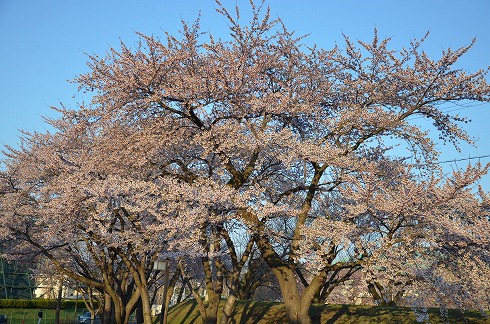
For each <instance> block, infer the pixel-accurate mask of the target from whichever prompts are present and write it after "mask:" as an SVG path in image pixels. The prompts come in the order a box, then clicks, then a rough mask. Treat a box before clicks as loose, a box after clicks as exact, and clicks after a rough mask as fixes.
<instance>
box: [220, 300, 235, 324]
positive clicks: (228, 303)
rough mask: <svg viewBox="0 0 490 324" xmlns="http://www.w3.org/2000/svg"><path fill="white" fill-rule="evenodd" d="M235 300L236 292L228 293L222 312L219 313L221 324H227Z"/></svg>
mask: <svg viewBox="0 0 490 324" xmlns="http://www.w3.org/2000/svg"><path fill="white" fill-rule="evenodd" d="M236 300H237V296H236V294H235V293H230V295H229V296H228V298H227V299H226V303H225V306H224V307H223V312H222V313H221V320H220V323H221V324H228V322H229V321H230V319H231V315H232V313H233V309H234V308H235V303H236Z"/></svg>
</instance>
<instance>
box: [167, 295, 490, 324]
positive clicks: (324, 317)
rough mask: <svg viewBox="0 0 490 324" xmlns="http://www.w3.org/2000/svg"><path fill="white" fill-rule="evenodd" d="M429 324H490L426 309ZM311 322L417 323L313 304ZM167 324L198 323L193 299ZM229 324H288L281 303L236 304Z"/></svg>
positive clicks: (399, 311) (411, 316)
mask: <svg viewBox="0 0 490 324" xmlns="http://www.w3.org/2000/svg"><path fill="white" fill-rule="evenodd" d="M428 313H429V321H430V323H458V324H459V323H490V319H488V318H485V317H484V316H483V315H482V314H481V313H479V312H477V311H466V312H464V311H457V310H450V311H449V317H448V318H447V319H446V320H444V319H443V318H441V315H440V311H439V309H429V310H428ZM310 316H311V318H312V319H313V320H312V322H313V323H314V324H315V323H318V324H320V323H321V324H325V323H327V324H328V323H330V324H331V323H338V324H344V323H347V324H348V323H352V324H362V323H380V324H383V323H385V324H391V323H400V324H404V323H407V324H408V323H417V320H416V315H415V313H414V312H413V311H412V310H411V309H410V308H403V307H379V306H353V305H315V306H313V307H312V308H311V310H310ZM169 323H179V324H180V323H182V324H183V323H188V324H191V323H195V324H200V323H201V320H200V318H199V311H198V309H197V303H196V302H195V300H188V301H185V302H183V303H181V304H179V305H176V306H175V307H172V308H171V309H170V311H169ZM232 323H236V324H252V323H258V324H283V323H287V318H286V312H285V311H284V307H283V305H282V304H281V303H275V302H256V301H239V302H237V306H236V311H235V316H234V317H233V321H232Z"/></svg>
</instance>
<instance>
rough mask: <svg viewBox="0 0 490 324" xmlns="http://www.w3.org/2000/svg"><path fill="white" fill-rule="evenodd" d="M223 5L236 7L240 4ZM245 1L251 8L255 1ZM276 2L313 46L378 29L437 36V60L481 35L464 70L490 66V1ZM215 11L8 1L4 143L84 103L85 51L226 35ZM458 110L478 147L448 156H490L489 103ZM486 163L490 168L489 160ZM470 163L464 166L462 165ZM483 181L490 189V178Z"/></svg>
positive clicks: (120, 1)
mask: <svg viewBox="0 0 490 324" xmlns="http://www.w3.org/2000/svg"><path fill="white" fill-rule="evenodd" d="M222 3H223V4H225V5H226V6H227V7H229V8H230V9H233V8H234V5H235V0H222ZM238 3H239V4H240V5H241V6H242V7H243V8H247V5H248V0H238ZM267 3H268V4H269V5H270V7H271V12H272V15H273V17H277V16H279V17H281V18H282V19H283V21H284V22H285V23H286V25H287V26H288V28H289V29H290V30H295V31H296V33H297V34H298V35H300V34H311V36H309V38H308V39H307V42H309V43H316V44H318V45H319V46H320V47H324V48H331V47H332V46H333V45H334V44H335V43H338V44H342V33H345V34H347V35H349V36H350V37H351V38H352V39H362V40H366V41H368V40H370V39H371V38H372V35H373V29H374V28H375V27H376V28H378V31H379V35H380V36H381V37H385V36H388V37H393V42H392V45H393V46H394V47H395V48H400V47H401V46H403V45H406V44H408V42H409V41H410V39H413V38H421V37H422V36H423V35H424V34H425V33H426V32H427V31H429V32H430V37H429V39H428V40H427V41H426V43H425V45H424V49H425V50H426V51H427V52H428V53H429V54H430V55H432V56H433V57H438V55H439V53H440V52H441V50H442V49H444V48H447V47H453V48H456V47H459V46H463V45H465V44H468V43H470V42H471V40H472V38H473V37H476V38H477V42H476V44H475V46H474V47H473V49H472V50H471V51H470V52H469V53H468V54H467V55H466V56H465V57H463V59H462V60H461V62H460V64H459V66H460V67H464V68H466V69H469V70H470V71H474V70H476V69H478V68H482V67H486V66H489V65H490V19H489V16H490V0H466V1H462V0H398V1H397V0H371V1H369V0H323V1H322V0H301V1H299V0H270V1H268V2H267ZM214 8H215V3H214V0H178V1H176V0H140V1H136V0H131V1H130V0H117V1H116V0H83V1H82V0H78V1H75V0H72V1H70V0H44V1H41V0H0V146H2V147H3V145H5V144H7V145H13V146H15V145H16V144H17V143H18V141H19V138H18V136H19V132H18V129H25V130H28V131H31V130H38V131H43V130H44V129H45V128H46V125H45V123H44V121H43V119H42V116H53V115H54V114H53V112H52V111H51V110H50V108H49V107H50V106H53V105H54V106H57V105H59V103H60V102H63V103H64V104H66V105H68V106H70V107H75V103H76V102H77V101H82V100H83V99H84V98H83V96H82V95H81V94H77V91H76V86H75V85H73V84H70V83H68V82H67V80H70V79H73V78H74V77H75V76H76V75H77V74H79V73H83V72H86V71H87V67H86V65H85V62H86V61H87V57H86V55H85V54H84V53H85V52H86V53H90V54H100V55H103V54H104V53H105V52H106V51H107V50H108V49H109V48H110V47H115V48H118V47H119V39H122V40H123V41H124V42H125V43H127V44H133V42H134V41H135V40H136V39H137V37H136V36H135V32H136V31H137V32H143V33H145V34H154V35H164V31H168V32H170V33H171V34H175V33H176V32H177V31H178V30H179V28H180V26H181V25H180V20H181V19H183V20H185V21H193V20H194V19H195V18H196V17H197V15H198V13H199V12H201V16H202V18H201V21H202V24H201V25H202V27H203V29H204V30H209V31H211V32H212V33H213V34H214V35H216V36H219V35H224V33H225V32H226V26H227V21H226V20H225V19H224V18H222V17H221V16H219V14H217V13H216V12H215V9H214ZM245 10H246V9H245ZM489 78H490V77H489ZM73 95H75V97H73ZM449 109H459V108H458V107H452V108H451V107H450V108H449ZM458 112H459V113H460V114H461V115H466V116H469V117H470V118H471V119H472V123H471V124H469V125H468V126H467V127H468V130H469V131H470V133H471V134H472V135H473V136H475V137H476V138H479V141H478V147H477V148H472V147H467V146H464V147H463V152H462V153H457V152H456V151H454V150H453V149H451V148H450V147H445V146H441V147H440V148H441V149H442V150H443V151H444V154H443V156H442V158H441V160H454V159H461V158H467V157H476V156H484V155H490V131H489V127H490V105H489V104H485V105H477V106H473V107H470V108H465V109H461V110H459V111H458ZM0 157H1V155H0ZM481 161H482V162H490V158H483V159H481ZM465 164H466V162H465V161H463V162H458V166H463V165H465ZM453 165H454V163H453ZM447 167H448V168H450V167H451V164H447ZM482 183H483V184H484V185H485V187H486V190H488V191H490V179H489V177H488V176H487V177H486V179H485V181H484V182H482Z"/></svg>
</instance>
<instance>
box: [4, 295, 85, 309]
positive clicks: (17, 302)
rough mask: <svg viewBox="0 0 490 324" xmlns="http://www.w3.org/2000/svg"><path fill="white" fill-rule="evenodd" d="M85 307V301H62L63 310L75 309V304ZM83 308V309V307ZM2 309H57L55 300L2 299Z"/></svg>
mask: <svg viewBox="0 0 490 324" xmlns="http://www.w3.org/2000/svg"><path fill="white" fill-rule="evenodd" d="M77 302H78V306H79V307H80V305H83V306H84V303H83V300H78V301H77V300H62V301H61V308H62V309H65V308H74V307H75V304H77ZM83 306H82V307H83ZM0 308H37V309H39V308H42V309H55V308H56V300H55V299H44V298H38V299H0Z"/></svg>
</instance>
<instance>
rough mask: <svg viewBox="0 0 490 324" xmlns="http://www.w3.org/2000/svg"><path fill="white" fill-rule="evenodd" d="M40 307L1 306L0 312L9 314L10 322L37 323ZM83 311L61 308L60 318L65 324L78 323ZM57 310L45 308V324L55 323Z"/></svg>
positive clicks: (20, 323)
mask: <svg viewBox="0 0 490 324" xmlns="http://www.w3.org/2000/svg"><path fill="white" fill-rule="evenodd" d="M38 312H39V310H38V309H23V308H1V309H0V314H2V315H7V320H8V324H37V320H38V318H37V313H38ZM81 313H82V312H81V310H79V311H78V312H77V313H76V314H75V310H74V309H66V310H61V313H60V320H61V322H62V323H63V324H73V323H76V321H75V320H76V318H77V316H78V315H80V314H81ZM54 316H55V310H54V309H43V320H42V322H41V323H43V324H53V323H54Z"/></svg>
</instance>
